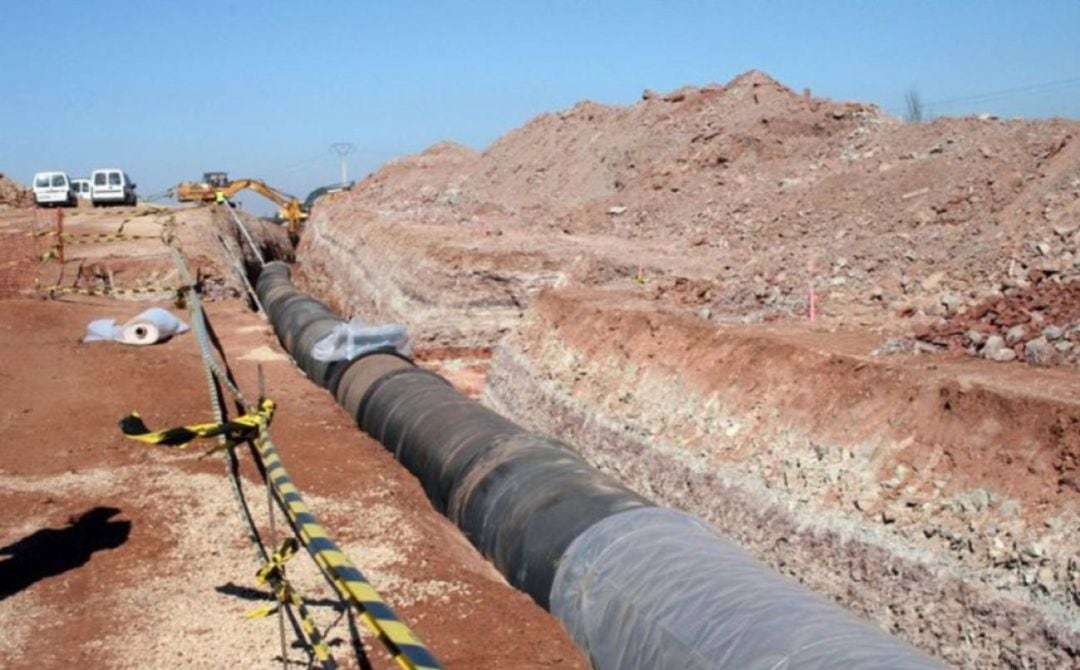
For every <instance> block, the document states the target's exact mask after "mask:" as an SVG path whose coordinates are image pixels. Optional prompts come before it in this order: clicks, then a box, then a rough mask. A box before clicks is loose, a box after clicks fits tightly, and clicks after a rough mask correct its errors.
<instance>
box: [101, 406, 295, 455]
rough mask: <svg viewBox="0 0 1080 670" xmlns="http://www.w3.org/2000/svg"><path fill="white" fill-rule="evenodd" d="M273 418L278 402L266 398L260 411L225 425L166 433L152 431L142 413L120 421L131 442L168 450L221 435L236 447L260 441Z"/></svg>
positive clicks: (195, 427)
mask: <svg viewBox="0 0 1080 670" xmlns="http://www.w3.org/2000/svg"><path fill="white" fill-rule="evenodd" d="M272 418H274V401H273V400H271V399H269V398H264V399H263V401H262V402H261V403H260V404H259V411H257V412H253V413H251V414H244V415H242V416H238V417H236V418H235V419H232V420H231V421H226V422H225V423H195V424H191V425H188V426H177V427H176V428H168V429H166V430H156V431H152V430H150V429H149V428H147V427H146V424H145V423H144V422H143V420H142V417H141V416H139V414H138V412H132V413H131V414H128V415H127V416H125V417H124V418H123V419H120V431H121V432H122V433H124V435H125V436H126V437H128V438H129V439H132V440H138V441H139V442H145V443H146V444H161V445H165V446H167V447H185V446H187V445H188V444H189V443H191V442H192V441H194V440H197V439H199V438H209V437H217V436H218V435H224V436H225V438H226V439H227V440H228V441H229V442H231V443H233V444H235V443H237V442H244V441H245V440H250V439H253V438H255V437H257V436H258V434H259V425H260V424H261V423H262V422H268V421H270V419H272Z"/></svg>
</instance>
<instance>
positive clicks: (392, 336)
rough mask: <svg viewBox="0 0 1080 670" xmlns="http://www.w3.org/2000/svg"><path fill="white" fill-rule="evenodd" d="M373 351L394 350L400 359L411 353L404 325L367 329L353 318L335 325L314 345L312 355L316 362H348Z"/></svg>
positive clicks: (367, 327) (370, 327) (358, 320)
mask: <svg viewBox="0 0 1080 670" xmlns="http://www.w3.org/2000/svg"><path fill="white" fill-rule="evenodd" d="M372 351H396V352H397V353H399V354H401V355H402V356H408V355H409V354H410V353H412V352H411V350H410V347H409V336H408V335H407V334H406V333H405V326H402V325H400V324H396V323H395V324H388V325H383V326H369V325H367V324H366V323H364V322H363V321H361V320H360V319H357V318H354V319H352V320H351V321H348V322H346V323H341V324H339V325H338V326H336V327H335V328H334V329H333V330H332V331H330V333H329V334H328V335H327V336H326V337H324V338H323V339H321V340H319V341H318V342H316V343H315V346H314V347H312V349H311V356H312V358H314V359H315V360H317V361H325V362H328V363H333V362H334V361H351V360H352V359H354V358H357V357H359V356H363V355H364V354H366V353H369V352H372Z"/></svg>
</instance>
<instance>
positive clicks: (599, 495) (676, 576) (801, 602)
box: [257, 262, 940, 669]
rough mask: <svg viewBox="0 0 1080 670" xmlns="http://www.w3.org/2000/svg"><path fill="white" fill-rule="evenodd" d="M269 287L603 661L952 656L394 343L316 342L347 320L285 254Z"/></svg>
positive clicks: (464, 519)
mask: <svg viewBox="0 0 1080 670" xmlns="http://www.w3.org/2000/svg"><path fill="white" fill-rule="evenodd" d="M257 292H258V295H259V298H260V300H261V302H262V304H263V307H264V309H265V310H266V312H267V315H268V317H269V319H270V321H271V323H272V325H273V327H274V331H275V333H277V335H278V338H279V340H280V341H281V343H282V345H283V346H284V347H285V349H286V350H287V351H288V352H289V353H290V355H292V356H293V358H294V360H295V361H296V363H297V365H298V366H299V367H300V368H301V369H302V370H303V371H304V372H305V374H306V375H307V376H308V377H309V379H310V380H311V381H312V382H314V383H315V384H317V385H319V386H322V387H323V388H325V389H327V390H328V391H329V392H330V393H331V394H333V396H334V397H335V399H336V400H337V401H338V402H339V404H341V405H342V406H343V407H344V408H345V410H346V411H347V412H348V413H349V414H350V416H352V417H353V418H354V420H355V421H356V423H357V426H358V427H359V428H360V429H361V430H364V431H365V432H367V433H368V434H370V435H371V436H372V437H373V438H375V439H376V440H377V441H379V442H380V443H381V444H382V445H383V446H384V447H385V448H387V449H388V450H389V451H391V452H392V453H393V454H394V456H395V458H396V459H397V460H398V461H399V462H400V463H401V464H402V465H403V466H404V467H405V468H407V469H408V470H409V471H410V472H411V473H412V474H413V475H414V476H415V477H416V478H417V479H418V480H419V481H420V483H421V485H422V486H423V488H424V490H425V492H426V493H427V495H428V497H429V499H430V500H431V502H432V504H433V505H434V506H435V507H436V508H437V509H438V510H439V511H440V512H442V513H443V514H445V515H446V516H447V517H448V518H449V519H450V520H451V521H453V522H454V523H455V524H457V525H458V527H459V528H460V529H461V530H462V532H463V533H464V534H465V536H466V537H467V538H468V539H469V541H470V542H472V543H473V545H474V546H476V547H477V549H479V550H480V552H481V553H482V554H483V555H484V556H485V557H486V558H488V560H490V561H491V562H492V563H493V564H494V566H495V567H496V568H497V569H498V570H499V571H500V572H501V573H502V574H503V575H504V576H505V577H506V579H507V581H509V582H510V583H511V584H512V585H513V586H515V587H516V588H518V589H520V590H522V591H524V592H525V593H527V594H528V595H529V596H531V597H532V598H533V599H534V600H535V601H536V602H537V603H538V604H540V605H541V606H543V607H545V608H547V609H548V610H549V611H550V612H552V614H554V615H555V616H556V617H557V618H559V619H560V620H561V621H562V622H563V623H564V625H565V626H566V627H567V629H568V631H569V632H570V635H571V637H572V638H573V639H574V641H575V642H576V643H577V644H578V645H579V646H580V647H581V648H582V650H583V651H584V653H585V654H586V656H587V657H588V658H589V659H590V660H591V662H592V663H593V665H594V667H597V668H604V669H607V668H630V669H633V668H643V669H644V668H656V667H689V668H713V667H740V668H759V667H760V668H775V667H786V668H817V667H825V666H829V667H848V668H871V667H874V668H878V667H890V668H930V667H940V665H939V663H938V662H937V661H935V660H933V659H931V658H929V657H927V656H925V655H923V654H922V653H921V652H919V651H917V650H915V649H914V648H913V647H910V646H908V645H907V644H906V643H904V642H902V641H900V640H898V639H896V638H894V637H892V636H889V635H887V634H886V633H884V632H883V631H881V630H879V629H877V628H875V627H874V626H872V625H871V624H869V623H868V622H866V621H864V620H862V619H860V618H859V617H857V616H855V615H854V614H852V613H851V612H849V611H847V610H845V609H844V608H842V607H840V606H838V605H836V604H835V603H832V602H830V601H828V600H826V599H824V598H822V597H820V596H818V595H816V594H814V593H812V592H811V591H809V590H808V589H806V588H805V587H803V586H801V585H799V584H798V583H797V582H796V581H794V580H792V579H790V578H788V577H785V576H783V575H780V574H779V573H777V572H775V571H773V570H772V569H771V568H769V567H767V566H765V565H764V564H762V563H760V562H759V561H757V560H756V559H755V558H753V557H752V556H751V555H750V554H749V553H747V552H746V551H745V550H743V549H742V548H741V547H739V546H738V545H737V544H736V543H735V542H732V541H731V540H730V539H728V538H725V537H723V536H721V535H719V534H718V533H717V532H716V531H715V530H714V529H713V528H712V527H711V526H710V525H709V524H707V523H705V522H703V521H701V520H700V519H698V518H696V517H694V516H692V515H690V514H687V513H685V512H681V511H677V510H675V509H672V508H667V507H663V506H659V505H657V504H656V503H654V502H653V501H651V500H649V499H648V498H646V497H644V496H642V495H640V494H639V493H637V492H635V491H633V490H631V489H630V488H629V487H627V486H626V485H625V484H623V483H622V482H621V481H619V480H618V479H616V478H615V477H613V476H612V475H609V474H605V473H603V472H601V471H600V470H598V469H596V468H595V467H593V466H592V465H590V464H589V463H588V462H587V461H586V460H585V458H584V457H583V456H582V455H581V454H580V453H579V452H578V451H577V450H576V449H575V448H573V447H572V446H570V445H568V444H566V443H564V442H561V441H559V440H556V439H554V438H551V437H549V436H547V435H544V434H541V433H537V432H534V431H530V430H528V429H527V428H525V427H523V426H522V425H520V424H518V423H516V422H514V421H512V420H510V419H508V418H506V417H504V416H502V415H500V414H499V413H497V412H495V411H493V410H492V409H489V408H488V407H485V406H484V405H482V404H480V403H479V402H477V401H476V400H474V399H471V398H469V397H467V396H466V395H464V394H462V393H461V392H460V391H458V390H457V389H456V388H455V387H454V386H453V385H451V384H450V383H449V382H448V381H447V380H446V379H445V378H444V377H442V376H440V375H438V374H436V373H434V372H432V371H430V370H426V369H423V368H421V367H418V366H417V365H416V364H415V363H414V362H413V361H412V360H411V359H409V358H407V357H404V356H402V355H400V354H399V353H397V352H394V351H389V350H375V351H372V352H367V353H365V354H364V355H361V356H360V357H357V358H353V359H352V360H338V361H324V360H318V359H317V358H316V357H315V356H314V355H313V352H312V349H313V347H314V345H315V343H316V342H318V341H319V340H321V339H323V338H324V337H326V336H327V335H328V334H329V333H330V332H331V331H332V330H333V329H334V328H335V327H336V326H338V325H339V324H342V323H343V320H342V319H341V318H340V317H339V316H338V315H336V314H335V313H334V312H333V310H332V309H331V308H330V307H329V306H327V305H326V304H325V303H322V302H320V301H319V300H316V299H315V298H313V297H311V296H310V295H308V294H306V293H304V292H302V291H300V290H298V289H297V288H296V287H295V286H294V285H293V283H292V281H291V277H290V270H289V267H288V266H287V265H285V264H284V263H280V262H271V263H269V264H267V265H266V266H265V268H264V269H263V270H262V272H261V274H260V275H259V276H258V279H257Z"/></svg>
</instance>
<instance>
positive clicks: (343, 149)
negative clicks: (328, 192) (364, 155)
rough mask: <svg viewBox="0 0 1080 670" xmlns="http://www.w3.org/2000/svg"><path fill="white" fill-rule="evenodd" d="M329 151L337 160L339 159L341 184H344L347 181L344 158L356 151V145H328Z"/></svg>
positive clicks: (338, 143) (346, 143) (348, 143)
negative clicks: (335, 155)
mask: <svg viewBox="0 0 1080 670" xmlns="http://www.w3.org/2000/svg"><path fill="white" fill-rule="evenodd" d="M330 151H332V152H334V153H335V154H337V155H338V158H339V159H341V183H342V184H344V183H345V182H347V181H348V180H349V178H348V166H347V163H346V159H345V157H346V156H348V155H349V154H351V153H352V152H354V151H356V145H355V144H353V143H352V142H334V143H333V144H331V145H330Z"/></svg>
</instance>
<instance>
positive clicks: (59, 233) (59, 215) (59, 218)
mask: <svg viewBox="0 0 1080 670" xmlns="http://www.w3.org/2000/svg"><path fill="white" fill-rule="evenodd" d="M56 256H57V258H58V259H59V260H60V265H63V264H64V210H62V209H60V208H59V207H57V208H56Z"/></svg>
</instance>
